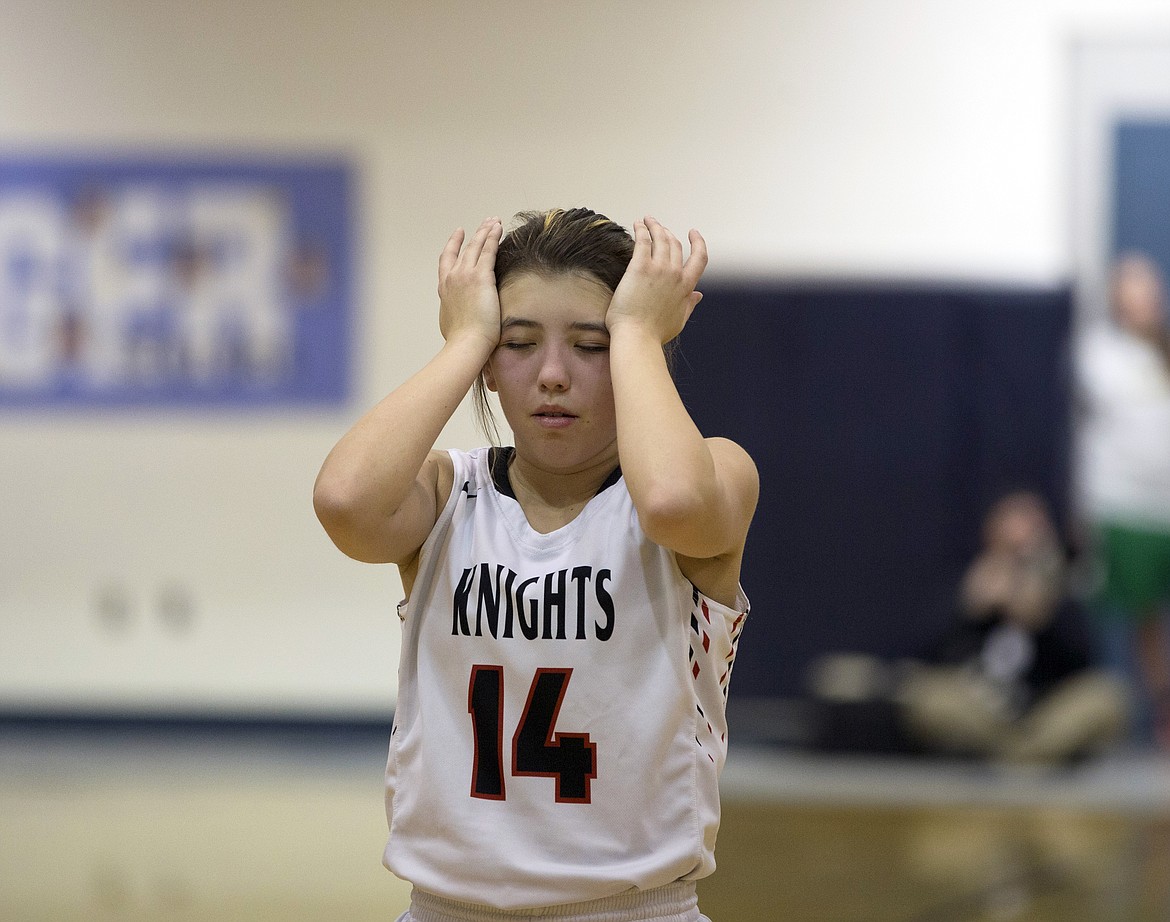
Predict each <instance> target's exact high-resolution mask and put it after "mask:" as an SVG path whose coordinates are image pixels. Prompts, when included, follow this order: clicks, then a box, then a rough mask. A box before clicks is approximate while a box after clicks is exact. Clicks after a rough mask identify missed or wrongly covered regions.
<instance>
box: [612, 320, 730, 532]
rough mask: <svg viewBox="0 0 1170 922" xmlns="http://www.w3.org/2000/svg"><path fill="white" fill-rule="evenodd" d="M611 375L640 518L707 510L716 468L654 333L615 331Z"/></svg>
mask: <svg viewBox="0 0 1170 922" xmlns="http://www.w3.org/2000/svg"><path fill="white" fill-rule="evenodd" d="M610 374H611V377H612V380H613V390H614V402H615V406H616V411H617V438H618V453H619V456H620V458H621V465H622V474H623V475H624V477H625V480H626V484H627V486H628V488H629V490H630V495H631V497H632V498H633V499H634V503H635V506H637V508H638V511H639V514H640V515H642V516H643V518H645V517H646V516H647V515H651V516H662V517H664V518H666V519H669V518H673V517H683V518H685V517H687V516H691V515H694V514H697V513H700V512H701V511H702V508H703V507H704V505H705V504H706V503H708V502H710V501H711V500H712V497H714V495H715V491H716V483H715V476H716V473H715V465H714V461H713V459H712V457H711V452H710V450H709V449H708V446H707V443H706V440H705V439H704V438H703V435H702V433H701V432H699V429H698V427H697V426H696V425H695V423H694V421H693V420H692V419H691V417H690V414H689V413H688V412H687V410H686V407H685V406H684V405H683V402H682V399H681V398H680V397H679V395H678V391H677V389H676V388H675V386H674V381H673V379H672V378H671V376H670V369H669V368H668V366H667V363H666V357H665V356H664V355H663V352H662V345H661V343H660V341H659V340H658V338H657V336H656V335H655V334H654V333H653V331H650V330H646V329H643V328H640V327H636V326H633V325H625V324H624V325H622V326H620V327H618V328H616V329H614V330H612V331H611V338H610Z"/></svg>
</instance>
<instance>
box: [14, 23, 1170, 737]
mask: <svg viewBox="0 0 1170 922" xmlns="http://www.w3.org/2000/svg"><path fill="white" fill-rule="evenodd" d="M1164 10H1165V4H1164V3H1162V2H1159V0H1151V2H1138V0H1047V2H1044V0H758V2H719V0H697V2H691V0H681V2H665V0H648V2H642V3H633V2H629V0H621V2H617V0H603V2H581V3H568V2H564V3H560V2H549V0H489V2H476V3H471V2H405V0H398V2H389V0H388V2H377V0H338V2H330V3H323V2H309V0H302V2H281V0H230V2H229V0H203V2H198V3H180V2H147V0H141V2H131V0H108V2H89V0H7V2H5V3H4V4H3V5H0V147H3V148H4V149H5V150H7V151H29V150H33V151H36V150H59V149H61V148H65V149H66V150H69V151H80V152H84V151H92V150H101V151H108V150H114V151H123V150H130V151H140V150H142V149H147V150H154V151H178V152H184V153H185V152H189V151H191V150H195V151H210V152H217V151H226V152H232V151H238V150H239V149H240V148H248V149H253V148H255V149H259V150H262V151H267V152H277V153H281V152H300V151H303V150H305V149H308V150H311V151H325V152H330V153H336V152H341V153H344V154H346V155H348V156H350V157H351V158H352V159H353V162H354V163H355V164H356V165H357V167H358V169H359V175H360V192H361V195H360V239H361V253H360V259H359V266H358V275H359V302H358V312H359V330H360V335H359V346H360V353H359V355H358V363H359V368H360V386H359V388H358V394H357V396H356V398H355V400H354V401H353V404H352V405H351V406H348V407H345V408H344V409H342V410H338V411H336V412H332V411H330V412H320V413H315V414H309V415H303V416H301V415H297V416H290V415H278V414H270V413H260V412H252V413H248V412H237V413H228V414H221V413H216V414H204V415H199V414H194V413H188V414H182V415H166V414H163V413H160V412H136V413H116V412H105V413H86V414H81V413H77V414H70V415H66V414H61V413H45V414H32V413H28V412H25V413H21V414H16V413H7V414H3V415H0V516H2V518H0V521H2V522H3V528H2V530H0V709H12V708H20V707H64V708H71V709H84V708H109V707H123V708H127V709H130V710H135V709H147V710H156V709H163V710H166V709H171V708H173V709H192V708H193V709H196V710H200V709H225V710H228V711H235V712H240V711H244V712H256V711H259V712H265V711H270V710H276V711H280V710H291V711H299V712H314V711H322V712H324V713H330V714H355V713H366V712H370V711H374V712H382V711H385V710H386V709H387V708H388V707H389V706H390V704H391V702H392V700H393V689H394V668H395V663H396V658H397V635H398V628H397V624H396V623H395V622H396V619H395V617H394V614H393V611H394V604H395V602H396V601H397V600H398V598H399V594H400V587H399V585H398V582H397V577H396V575H395V574H394V573H393V571H392V570H391V569H390V568H377V567H367V566H362V565H359V564H356V563H352V562H350V561H348V560H346V559H345V558H343V557H342V556H341V555H340V554H339V553H338V552H336V551H335V550H333V548H332V547H331V545H329V543H328V541H327V539H326V538H325V536H324V535H323V533H322V532H321V531H320V529H319V528H318V526H317V525H316V522H315V520H314V518H313V516H312V512H311V507H310V490H311V485H312V480H313V477H314V475H315V473H316V469H317V467H318V465H319V463H320V461H321V459H322V458H323V456H324V454H325V452H326V451H327V450H328V448H329V447H330V445H331V444H332V443H333V441H334V440H335V439H336V438H337V437H338V436H339V435H340V433H341V432H342V431H343V430H344V428H345V427H346V426H347V425H348V423H349V422H350V421H351V420H352V419H353V418H354V417H356V415H357V414H358V413H359V411H360V410H361V409H362V408H363V407H364V406H366V405H368V404H369V403H371V402H373V401H374V400H375V399H377V397H378V396H379V395H381V394H382V393H384V392H385V391H386V390H388V389H389V388H391V387H393V386H394V385H395V384H396V383H398V382H399V381H401V380H402V379H403V378H404V377H405V376H406V375H407V374H409V373H410V372H411V371H412V370H414V369H415V368H417V367H418V366H419V365H420V364H421V363H422V362H423V361H424V360H425V358H426V357H427V356H428V355H429V354H430V353H431V352H432V351H433V350H434V349H435V348H436V347H437V344H438V333H437V329H436V323H435V314H436V299H435V295H434V281H435V275H434V273H435V262H436V258H437V255H438V252H439V249H440V248H441V246H442V244H443V242H444V240H445V239H446V237H447V235H448V234H449V233H450V231H451V230H452V229H453V228H454V227H455V226H457V225H474V224H475V223H477V222H478V221H479V219H480V218H482V217H483V216H485V215H487V214H501V215H503V216H508V215H510V214H511V213H513V212H515V211H517V210H520V209H523V208H533V207H548V206H552V205H574V204H587V205H590V206H591V207H594V208H596V209H598V210H601V211H603V212H605V213H607V214H609V215H610V216H612V217H614V218H616V219H619V220H621V221H623V222H626V223H629V222H631V221H632V220H633V219H634V218H635V217H637V216H639V215H641V214H643V213H646V212H650V213H653V214H655V215H657V216H658V217H660V218H661V219H663V220H664V221H665V222H666V223H667V224H668V225H671V226H673V227H675V228H676V229H680V230H683V231H685V230H686V229H687V228H688V227H690V226H697V227H699V228H700V229H701V230H702V231H703V232H704V234H705V236H706V237H707V239H708V243H709V246H710V249H711V254H712V262H711V269H710V272H711V273H712V274H715V273H719V274H733V273H741V274H743V273H751V274H761V273H770V274H787V273H802V274H804V273H814V274H849V275H878V276H909V277H932V278H974V279H994V280H997V281H1004V280H1023V281H1041V282H1050V281H1056V280H1059V279H1062V278H1065V277H1067V276H1068V275H1069V274H1070V270H1071V267H1070V246H1069V217H1070V216H1069V207H1068V195H1067V193H1068V134H1069V132H1068V127H1067V124H1066V116H1067V105H1068V98H1067V91H1068V81H1069V72H1068V55H1067V51H1068V48H1069V43H1070V41H1071V39H1072V38H1073V37H1075V36H1085V35H1094V34H1099V33H1101V32H1103V31H1104V32H1109V31H1114V32H1118V33H1120V34H1127V33H1129V32H1136V33H1139V34H1144V33H1148V32H1149V31H1150V30H1155V31H1157V30H1162V31H1163V32H1165V31H1166V30H1167V26H1168V25H1170V13H1168V12H1164ZM727 323H728V328H729V333H730V334H731V335H745V333H746V332H747V331H743V330H739V329H738V328H737V327H736V326H735V320H734V318H728V321H727ZM478 440H479V437H478V435H477V434H476V433H475V431H474V428H473V426H472V425H471V423H470V422H469V419H468V418H467V417H466V416H462V415H461V416H460V417H459V418H457V419H456V420H455V421H453V422H452V424H451V426H450V427H449V431H448V433H447V434H446V436H445V441H446V442H447V443H448V444H452V445H469V444H471V443H474V442H477V441H478ZM175 586H178V587H180V589H181V591H182V592H185V593H187V597H188V599H189V601H190V604H191V607H192V612H193V620H192V621H191V623H190V624H187V625H186V626H183V625H181V624H178V625H177V624H175V623H174V619H170V620H168V619H167V618H166V617H165V615H166V605H165V603H160V602H159V596H160V595H165V594H166V593H167V592H168V591H172V590H173V587H175ZM103 613H104V614H103Z"/></svg>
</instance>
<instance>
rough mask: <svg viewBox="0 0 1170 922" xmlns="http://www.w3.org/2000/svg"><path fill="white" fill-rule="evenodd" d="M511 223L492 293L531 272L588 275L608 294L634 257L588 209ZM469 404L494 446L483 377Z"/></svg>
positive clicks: (622, 234)
mask: <svg viewBox="0 0 1170 922" xmlns="http://www.w3.org/2000/svg"><path fill="white" fill-rule="evenodd" d="M516 221H518V222H519V223H518V224H517V225H516V226H515V227H514V228H513V229H512V230H510V231H509V232H508V233H507V234H506V235H505V236H504V238H503V239H502V240H501V241H500V247H499V251H498V252H497V253H496V288H497V289H500V288H503V287H504V286H505V285H506V284H507V283H508V280H509V279H510V278H511V277H512V276H514V275H517V274H520V273H523V272H535V273H537V274H540V275H584V276H589V277H591V278H595V279H597V280H598V281H599V282H601V283H602V284H603V285H605V287H606V288H608V289H609V290H610V291H611V292H613V291H616V290H617V286H618V283H619V282H620V281H621V280H622V276H623V275H625V272H626V267H627V266H629V264H630V259H631V258H632V257H633V255H634V238H633V236H632V235H631V234H630V232H629V231H628V230H626V229H625V228H624V227H622V226H621V225H620V224H616V223H615V222H613V221H611V220H610V219H609V218H607V217H606V216H605V215H602V214H598V213H597V212H596V211H590V210H589V209H588V208H570V209H568V210H566V209H563V208H554V209H552V210H550V211H522V212H520V213H519V214H518V215H516ZM472 403H473V407H474V410H475V418H476V421H477V422H478V423H479V426H480V428H481V429H482V430H483V432H484V434H485V435H486V436H488V438H489V439H491V441H492V442H498V441H499V435H500V433H499V427H498V426H497V425H496V420H495V417H494V416H493V415H492V411H491V406H490V405H489V404H488V399H487V387H486V386H485V384H484V380H483V375H480V376H479V378H478V380H476V382H475V386H474V387H473V388H472Z"/></svg>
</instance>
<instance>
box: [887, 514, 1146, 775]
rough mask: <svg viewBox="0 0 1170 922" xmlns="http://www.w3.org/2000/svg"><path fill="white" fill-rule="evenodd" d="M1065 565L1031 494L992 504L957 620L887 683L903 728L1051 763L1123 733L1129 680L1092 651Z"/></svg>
mask: <svg viewBox="0 0 1170 922" xmlns="http://www.w3.org/2000/svg"><path fill="white" fill-rule="evenodd" d="M1067 564H1068V561H1067V556H1066V554H1065V552H1064V548H1063V547H1062V545H1061V542H1060V540H1059V538H1058V535H1057V531H1056V528H1055V526H1054V524H1053V521H1052V518H1051V515H1050V514H1049V510H1048V508H1047V506H1046V504H1045V502H1044V501H1043V499H1041V498H1040V497H1039V496H1038V495H1037V494H1035V493H1032V492H1028V491H1017V492H1013V493H1009V494H1007V495H1005V496H1003V497H1002V498H1000V499H999V500H998V501H997V502H996V503H995V504H994V505H993V506H992V507H991V509H990V511H989V512H988V514H987V516H986V518H985V519H984V524H983V533H982V548H981V550H980V552H979V554H978V556H977V557H976V558H975V560H974V561H972V563H971V564H970V566H969V567H968V569H967V571H966V573H965V575H964V577H963V580H962V583H961V586H960V587H959V591H958V598H957V600H956V602H957V604H956V609H957V610H956V612H955V615H954V622H953V624H952V625H951V627H950V628H949V629H948V630H947V631H946V632H945V633H944V635H943V636H942V637H941V638H940V640H939V642H938V643H937V644H936V645H935V646H934V648H933V649H931V650H929V651H927V652H926V655H925V656H923V657H922V658H921V659H920V660H916V661H912V662H910V663H906V664H903V665H904V668H903V669H901V670H899V674H898V677H897V680H896V682H895V683H894V685H893V690H892V693H893V696H894V699H895V701H896V703H897V705H898V707H899V713H900V716H901V721H902V724H903V730H904V732H905V733H906V735H907V736H908V738H910V739H911V740H913V741H914V742H915V743H916V744H917V745H918V746H919V747H920V748H922V749H925V750H926V751H928V752H938V753H944V754H952V755H965V756H981V757H986V758H990V759H993V760H996V761H1000V762H1005V763H1017V764H1045V763H1049V764H1051V763H1062V762H1067V761H1070V760H1074V759H1077V758H1080V757H1084V756H1088V755H1091V754H1093V753H1095V752H1099V751H1101V750H1103V749H1105V748H1107V747H1108V746H1109V745H1111V744H1113V743H1115V742H1116V741H1118V740H1119V739H1121V738H1122V737H1123V736H1124V734H1125V731H1126V726H1127V712H1128V703H1127V696H1126V692H1125V687H1124V686H1123V685H1122V683H1120V682H1119V681H1118V680H1117V679H1116V678H1115V677H1114V676H1113V675H1112V674H1111V673H1109V672H1107V671H1105V670H1104V669H1100V668H1098V667H1097V665H1096V664H1095V662H1094V660H1093V653H1092V651H1093V648H1094V644H1093V638H1092V635H1091V634H1090V630H1089V626H1088V623H1087V621H1086V620H1085V617H1084V615H1083V612H1082V610H1081V606H1080V605H1079V604H1078V603H1077V601H1076V599H1075V598H1074V597H1073V596H1072V594H1071V593H1070V592H1069V589H1068V566H1067Z"/></svg>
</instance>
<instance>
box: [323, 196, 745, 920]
mask: <svg viewBox="0 0 1170 922" xmlns="http://www.w3.org/2000/svg"><path fill="white" fill-rule="evenodd" d="M520 217H521V219H522V223H521V224H520V225H519V226H518V227H517V228H516V229H515V230H513V231H511V232H510V233H509V234H507V236H504V235H503V228H502V225H501V223H500V221H499V219H497V218H489V219H488V220H486V221H484V222H483V223H482V224H481V225H480V226H479V228H478V230H477V231H476V232H475V234H474V235H473V236H472V237H471V239H470V240H465V236H464V233H463V231H462V230H458V231H456V232H455V233H454V234H452V235H451V238H450V240H448V242H447V245H446V247H445V248H444V249H443V252H442V255H441V256H440V258H439V297H440V307H439V326H440V329H441V331H442V333H443V336H444V338H445V344H444V345H443V347H442V348H441V349H440V351H439V353H438V354H437V355H436V356H435V357H434V358H433V359H431V361H430V362H429V363H428V364H427V365H426V366H425V367H424V368H423V369H422V370H421V371H419V372H418V373H417V374H416V375H414V376H413V377H412V378H410V379H409V380H408V381H406V382H405V383H404V384H403V385H402V386H400V387H399V388H398V389H397V390H395V391H394V392H393V393H391V394H390V395H389V396H388V397H386V398H385V399H384V400H383V401H382V402H381V403H379V404H378V405H377V406H375V407H374V408H373V409H372V410H370V411H369V412H368V413H367V414H366V415H365V416H364V417H362V418H361V419H360V420H359V421H358V422H357V424H356V425H355V426H354V427H353V428H352V429H351V430H350V431H349V432H348V433H347V434H346V435H345V436H344V437H343V438H342V439H341V441H340V442H338V444H337V446H336V447H335V448H334V449H333V451H332V452H330V454H329V456H328V458H326V460H325V464H324V466H323V467H322V469H321V473H320V475H319V477H318V480H317V484H316V488H315V491H314V503H315V507H316V509H317V514H318V516H319V517H320V519H321V522H322V524H323V525H324V526H325V529H326V531H327V532H328V533H329V535H330V537H331V538H332V539H333V541H334V542H335V543H336V544H337V546H338V547H339V548H341V550H343V551H344V552H345V553H346V554H348V555H350V556H351V557H354V558H357V559H358V560H363V561H371V562H393V563H396V564H397V565H398V567H399V569H400V572H401V574H402V581H403V585H404V587H405V591H406V596H407V598H406V601H404V602H403V603H402V604H401V605H400V606H399V615H400V617H401V619H402V622H403V642H402V659H401V663H400V669H399V696H398V705H397V709H396V713H395V725H394V729H393V731H392V734H391V741H390V753H389V759H388V763H387V769H386V779H387V793H386V808H387V815H388V818H389V824H390V836H389V842H388V844H387V846H386V853H385V863H386V865H387V867H389V868H390V869H391V870H392V871H394V872H395V873H396V874H397V875H398V876H400V877H402V878H403V879H405V880H407V881H410V882H411V883H412V884H413V885H414V890H413V894H412V900H411V909H410V911H409V912H408V913H407V914H406V915H405V916H403V919H404V920H412V922H449V920H479V919H493V920H508V919H529V920H531V919H534V918H541V919H544V918H555V919H558V920H562V922H564V920H584V919H588V920H593V922H598V920H623V922H635V920H638V922H642V920H656V922H696V920H700V919H702V918H703V917H702V916H700V915H699V910H698V907H697V901H696V895H695V893H696V891H695V881H696V880H697V879H699V878H701V877H703V876H705V875H707V874H710V873H711V871H712V870H713V869H714V866H715V864H714V857H713V851H714V845H715V834H716V830H717V828H718V825H719V799H718V797H719V795H718V779H719V773H720V770H721V769H722V766H723V761H724V758H725V755H726V725H725V717H724V703H725V697H726V694H727V682H728V678H729V675H730V672H731V665H732V661H733V660H734V657H735V650H736V642H737V640H738V637H739V633H740V630H741V627H742V624H743V620H744V618H745V616H746V615H747V611H748V603H747V600H746V599H745V598H744V595H743V593H742V591H741V589H740V586H739V572H740V562H741V559H742V555H743V548H744V541H745V538H746V535H747V531H748V525H749V522H750V521H751V518H752V514H753V511H754V509H755V505H756V500H757V495H758V490H759V484H758V478H757V474H756V469H755V466H754V464H753V463H752V461H751V459H750V458H749V457H748V456H747V454H746V453H745V452H744V451H743V449H741V448H740V447H739V446H737V445H735V444H734V443H732V442H729V441H726V440H723V439H705V438H703V436H702V435H701V434H700V433H699V431H698V430H697V429H696V428H695V425H694V423H693V422H692V421H691V419H690V417H689V416H688V414H687V412H686V410H685V408H684V407H683V404H682V401H681V400H680V399H679V396H678V393H677V391H676V390H675V387H674V384H673V382H672V380H671V376H670V373H669V369H668V366H667V361H666V358H665V356H664V348H663V347H664V344H666V343H668V342H670V341H671V340H672V339H673V338H674V337H675V336H677V335H678V333H679V332H680V331H681V330H682V328H683V324H684V323H685V322H686V320H687V318H688V317H689V316H690V313H691V311H692V310H693V309H694V308H695V306H696V305H697V304H698V302H699V299H700V298H701V295H700V294H699V293H698V292H696V291H695V285H696V283H697V282H698V280H699V277H700V275H701V274H702V272H703V269H704V267H705V265H706V262H707V253H706V245H705V243H704V241H703V238H702V237H701V236H700V235H699V233H698V232H697V231H691V234H690V254H689V256H687V258H685V259H684V256H683V246H682V243H681V242H680V241H679V240H678V239H677V238H676V237H675V236H674V235H673V234H672V233H671V232H670V231H668V230H667V229H666V228H665V227H663V226H662V225H661V224H659V223H658V222H657V221H655V220H654V219H653V218H646V219H645V220H644V221H638V222H636V223H635V225H634V234H633V238H632V239H631V237H630V234H629V233H628V232H627V231H625V230H624V229H623V228H621V227H620V226H618V225H617V224H615V223H613V222H612V221H610V220H608V219H607V218H605V217H603V216H601V215H598V214H596V213H594V212H592V211H588V210H586V209H580V208H578V209H573V210H570V211H561V210H556V211H551V212H547V213H543V214H528V215H521V216H520ZM724 371H729V369H725V370H724ZM484 386H486V387H487V388H489V389H491V390H492V391H494V392H495V393H496V394H497V395H498V397H499V401H500V405H501V407H502V409H503V412H504V415H505V416H506V417H507V421H508V424H509V426H510V428H511V430H512V433H513V435H514V439H515V446H514V447H513V448H483V449H479V450H476V451H472V452H470V453H467V452H461V451H434V450H432V445H433V444H434V442H435V440H436V439H437V438H438V436H439V433H440V431H441V430H442V428H443V426H444V424H445V423H446V422H447V421H448V419H449V418H450V417H451V414H452V413H453V412H454V410H455V408H456V407H457V406H458V405H459V403H460V401H461V400H462V399H463V397H464V396H465V395H466V394H467V393H468V391H469V389H473V388H474V389H476V390H477V392H478V393H479V394H480V395H481V396H482V388H483V387H484Z"/></svg>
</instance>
